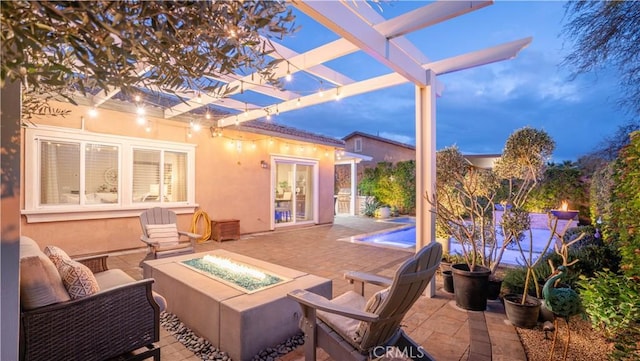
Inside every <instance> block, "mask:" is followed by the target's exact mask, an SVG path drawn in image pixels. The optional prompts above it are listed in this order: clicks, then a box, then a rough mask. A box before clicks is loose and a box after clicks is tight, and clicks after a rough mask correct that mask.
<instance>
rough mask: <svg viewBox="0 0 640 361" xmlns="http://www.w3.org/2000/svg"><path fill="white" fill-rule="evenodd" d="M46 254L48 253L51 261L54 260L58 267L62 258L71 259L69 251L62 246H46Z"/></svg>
mask: <svg viewBox="0 0 640 361" xmlns="http://www.w3.org/2000/svg"><path fill="white" fill-rule="evenodd" d="M44 254H46V255H47V256H48V257H49V259H50V260H51V262H53V264H54V265H56V267H58V266H59V264H60V262H62V260H69V261H70V260H71V257H69V255H68V254H67V252H65V251H63V250H62V248H60V247H56V246H46V247H44Z"/></svg>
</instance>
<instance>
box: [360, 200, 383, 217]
mask: <svg viewBox="0 0 640 361" xmlns="http://www.w3.org/2000/svg"><path fill="white" fill-rule="evenodd" d="M381 205H382V203H380V201H378V200H377V199H376V198H375V197H371V196H369V197H367V198H366V199H365V201H364V209H363V214H364V215H365V216H367V217H375V215H376V211H377V210H378V208H380V206H381Z"/></svg>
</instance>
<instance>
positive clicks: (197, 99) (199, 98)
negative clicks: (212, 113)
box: [196, 92, 202, 104]
mask: <svg viewBox="0 0 640 361" xmlns="http://www.w3.org/2000/svg"><path fill="white" fill-rule="evenodd" d="M196 103H198V104H202V94H201V93H200V92H198V95H197V96H196Z"/></svg>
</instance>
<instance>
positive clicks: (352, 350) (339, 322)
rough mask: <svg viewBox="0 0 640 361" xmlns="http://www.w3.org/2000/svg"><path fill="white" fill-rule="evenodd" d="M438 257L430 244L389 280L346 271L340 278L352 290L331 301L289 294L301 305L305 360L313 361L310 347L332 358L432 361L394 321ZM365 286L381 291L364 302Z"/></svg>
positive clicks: (403, 312)
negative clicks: (343, 277)
mask: <svg viewBox="0 0 640 361" xmlns="http://www.w3.org/2000/svg"><path fill="white" fill-rule="evenodd" d="M441 258H442V246H441V245H440V244H439V243H431V244H429V245H428V246H426V247H424V248H422V249H421V250H420V251H419V252H417V253H416V254H415V255H414V256H413V257H411V258H410V259H409V260H407V261H406V262H405V263H404V264H402V265H401V266H400V267H399V268H398V270H397V271H396V274H395V277H394V278H393V279H392V280H391V279H387V278H384V277H380V276H374V275H368V274H365V273H359V272H348V273H346V274H345V278H346V279H348V280H349V281H350V282H351V283H354V286H355V291H349V292H346V293H344V294H342V295H340V296H338V297H336V298H334V299H332V300H328V299H326V298H324V297H322V296H320V295H317V294H314V293H311V292H308V291H304V290H295V291H293V292H291V293H289V294H288V296H289V297H291V298H293V299H295V300H296V301H298V302H299V303H300V306H301V307H302V320H301V328H302V330H303V331H304V333H305V343H304V347H305V360H315V359H316V347H321V348H322V349H323V350H325V351H326V352H327V353H328V354H329V355H330V356H331V357H332V358H333V359H334V360H369V359H375V358H379V357H381V356H385V355H386V356H388V357H389V356H390V357H394V356H402V357H406V358H411V359H413V360H432V357H431V356H430V355H429V354H428V353H427V352H426V351H425V350H424V349H423V348H422V347H421V346H419V345H417V344H416V343H415V342H414V341H413V340H412V339H411V338H410V337H409V336H408V335H407V334H406V333H405V332H404V331H403V330H402V329H401V328H400V322H401V321H402V319H403V318H404V316H405V315H406V313H407V311H409V309H410V308H411V306H413V304H414V303H415V302H416V300H417V299H418V298H419V297H420V295H421V294H422V292H423V291H424V290H425V288H426V287H427V284H428V283H429V282H430V281H431V279H432V278H433V275H434V274H435V272H436V270H437V269H438V266H439V264H440V260H441ZM365 283H369V284H373V285H378V286H383V287H387V288H385V289H383V290H381V291H378V292H377V293H376V294H374V295H373V296H372V297H371V298H370V299H369V300H368V301H367V300H366V299H365V298H364V297H363V294H364V284H365Z"/></svg>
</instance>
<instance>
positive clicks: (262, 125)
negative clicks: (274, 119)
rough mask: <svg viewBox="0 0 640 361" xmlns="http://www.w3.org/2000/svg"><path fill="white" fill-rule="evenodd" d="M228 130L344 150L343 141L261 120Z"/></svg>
mask: <svg viewBox="0 0 640 361" xmlns="http://www.w3.org/2000/svg"><path fill="white" fill-rule="evenodd" d="M229 129H237V130H240V131H244V132H250V133H256V134H264V135H271V136H276V137H281V138H287V139H293V140H299V141H304V142H311V143H316V144H322V145H328V146H332V147H336V148H344V141H343V140H340V139H336V138H332V137H328V136H325V135H321V134H316V133H311V132H307V131H304V130H301V129H297V128H292V127H287V126H284V125H280V124H275V123H268V122H265V121H262V120H250V121H247V122H243V123H240V125H233V126H230V127H229Z"/></svg>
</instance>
